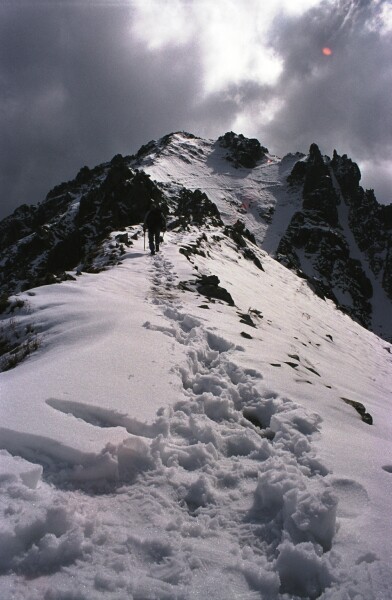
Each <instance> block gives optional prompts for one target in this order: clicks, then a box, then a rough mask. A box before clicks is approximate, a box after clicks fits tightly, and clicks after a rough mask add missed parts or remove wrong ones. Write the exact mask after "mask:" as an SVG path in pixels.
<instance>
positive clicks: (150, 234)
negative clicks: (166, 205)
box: [148, 229, 155, 254]
mask: <svg viewBox="0 0 392 600" xmlns="http://www.w3.org/2000/svg"><path fill="white" fill-rule="evenodd" d="M148 245H149V247H150V250H151V254H155V244H154V230H153V229H149V230H148Z"/></svg>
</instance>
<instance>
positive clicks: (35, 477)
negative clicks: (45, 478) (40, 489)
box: [0, 450, 42, 490]
mask: <svg viewBox="0 0 392 600" xmlns="http://www.w3.org/2000/svg"><path fill="white" fill-rule="evenodd" d="M41 476H42V467H41V465H34V464H33V463H30V462H28V461H27V460H24V458H21V457H20V456H12V455H11V454H9V452H7V451H6V450H0V485H1V484H2V483H3V482H4V481H7V482H11V481H21V482H22V483H23V484H24V485H25V486H27V487H28V488H30V489H32V490H34V489H35V488H36V487H37V485H38V482H39V481H40V480H41Z"/></svg>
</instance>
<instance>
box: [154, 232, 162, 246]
mask: <svg viewBox="0 0 392 600" xmlns="http://www.w3.org/2000/svg"><path fill="white" fill-rule="evenodd" d="M160 238H161V232H160V230H159V229H157V230H156V232H155V249H156V251H157V252H158V251H159V241H160Z"/></svg>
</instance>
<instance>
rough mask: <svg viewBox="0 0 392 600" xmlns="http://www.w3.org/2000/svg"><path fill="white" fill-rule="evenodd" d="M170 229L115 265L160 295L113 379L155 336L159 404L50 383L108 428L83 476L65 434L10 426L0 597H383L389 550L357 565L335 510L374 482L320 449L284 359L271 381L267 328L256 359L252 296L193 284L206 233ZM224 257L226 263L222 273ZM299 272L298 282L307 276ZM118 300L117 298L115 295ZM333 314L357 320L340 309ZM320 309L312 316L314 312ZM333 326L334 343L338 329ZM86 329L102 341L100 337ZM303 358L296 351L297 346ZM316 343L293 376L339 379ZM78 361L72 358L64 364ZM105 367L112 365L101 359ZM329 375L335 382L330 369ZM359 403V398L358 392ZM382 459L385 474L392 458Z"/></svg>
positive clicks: (59, 409) (72, 410)
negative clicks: (235, 302)
mask: <svg viewBox="0 0 392 600" xmlns="http://www.w3.org/2000/svg"><path fill="white" fill-rule="evenodd" d="M172 242H173V245H172V246H164V248H163V253H160V254H158V255H157V256H155V257H148V256H142V257H141V256H138V255H137V253H136V252H131V251H130V252H129V255H128V256H126V257H125V260H124V265H123V266H120V267H118V268H117V269H116V270H114V272H113V273H114V275H113V278H112V280H111V285H114V284H115V282H114V277H115V276H116V275H115V274H116V273H117V276H118V277H119V278H120V279H119V281H120V282H121V285H120V287H121V289H123V291H124V292H125V293H126V294H132V295H133V297H135V296H136V297H138V296H140V298H139V300H142V302H143V303H147V304H144V308H143V311H142V312H141V313H140V315H139V316H141V315H142V314H145V315H148V319H147V320H144V319H143V321H140V329H139V331H134V332H133V334H134V337H133V338H128V342H127V337H126V336H125V335H124V336H122V337H120V342H121V343H120V347H119V348H118V352H119V354H125V355H128V359H127V360H126V359H123V358H122V356H118V361H119V362H118V364H117V371H116V374H115V377H114V378H113V379H112V385H113V387H114V389H113V392H114V393H118V391H119V390H120V391H123V389H122V388H116V385H117V382H116V380H117V379H118V378H120V377H121V375H122V373H121V369H120V366H121V365H122V364H123V360H124V365H125V363H127V366H126V368H127V372H128V373H129V370H130V364H129V361H130V358H132V360H133V362H134V367H136V366H140V364H138V363H137V356H136V354H137V352H142V354H143V361H144V362H145V365H144V378H145V383H146V390H147V395H146V396H145V397H144V402H145V403H146V404H147V403H150V404H152V405H153V406H155V405H158V406H161V408H160V409H159V410H158V413H157V415H156V417H155V418H151V417H150V418H146V420H145V421H144V420H143V413H142V414H135V412H138V411H142V410H143V409H142V407H141V403H140V402H139V403H138V404H137V405H136V406H135V405H133V411H134V412H133V413H132V414H126V413H125V412H120V411H116V410H115V409H114V408H113V407H112V406H111V403H112V402H111V400H110V397H108V396H106V401H107V406H106V408H105V407H104V406H103V400H102V398H101V399H100V396H99V387H98V386H97V387H96V388H95V390H94V389H93V390H92V391H91V393H90V394H87V395H85V396H84V397H83V398H82V397H81V398H80V400H72V401H68V402H67V401H65V400H64V399H60V398H54V397H52V398H51V399H50V398H47V399H46V402H45V406H46V407H48V410H49V409H52V410H53V411H54V414H56V415H58V418H60V419H62V420H61V423H62V424H63V426H64V427H68V428H71V427H72V423H74V426H75V427H77V428H79V427H80V428H84V429H80V431H82V430H83V431H85V432H86V435H87V432H89V435H90V436H91V437H90V439H92V440H98V439H100V436H103V437H102V438H101V440H102V441H104V440H109V441H108V442H107V443H106V442H105V443H106V446H105V448H104V449H103V450H104V452H103V453H102V455H99V453H98V451H97V461H96V466H95V468H94V467H93V466H91V465H89V463H86V465H84V469H82V470H81V471H80V477H79V478H78V477H75V474H77V473H78V472H79V471H78V469H77V468H76V464H75V467H74V468H73V469H72V468H70V466H69V464H68V465H67V464H62V463H61V462H60V460H59V457H58V456H56V452H57V451H58V448H57V446H53V447H52V446H51V445H50V443H49V441H48V439H49V437H50V432H48V439H47V440H42V439H41V440H40V441H39V440H38V441H37V440H36V444H37V445H36V446H35V447H36V449H37V452H36V454H35V458H36V461H34V453H32V451H31V448H30V449H28V445H29V442H30V440H28V439H27V437H26V436H25V434H23V432H21V433H20V438H19V441H16V442H14V444H11V443H10V442H9V439H10V438H9V437H7V436H6V435H4V434H3V438H2V439H3V442H4V444H5V447H6V451H3V454H2V455H1V458H2V460H3V464H5V463H6V462H7V461H13V464H12V467H9V470H8V477H3V479H2V488H3V489H2V491H3V495H2V496H1V502H2V506H1V507H2V513H3V515H4V516H6V521H5V522H4V524H3V525H2V529H1V532H0V565H1V569H2V577H1V582H0V591H1V594H0V595H1V597H2V598H4V600H11V599H12V600H26V599H29V600H42V598H43V599H44V600H96V599H100V598H105V599H109V598H110V599H112V598H113V599H115V600H120V599H121V600H132V599H135V600H136V599H137V600H147V599H151V600H152V599H159V600H164V599H167V600H169V599H170V600H172V599H173V600H174V599H176V600H180V599H184V600H188V599H189V600H192V599H196V598H197V599H203V600H204V599H205V598H207V597H209V598H212V599H217V600H223V599H225V600H230V599H233V600H234V599H235V598H236V599H237V598H241V599H244V600H256V599H260V598H262V599H265V600H273V599H279V600H283V599H284V600H289V599H293V598H312V599H313V598H318V597H320V598H322V599H324V600H332V599H333V600H346V599H354V598H356V599H359V598H362V599H363V600H364V599H365V598H366V600H369V599H373V598H374V599H376V598H377V600H378V598H383V597H384V598H388V597H389V596H388V593H389V592H388V588H387V586H386V584H385V581H386V578H385V576H384V574H383V569H384V567H383V566H382V563H380V566H377V565H378V557H377V556H376V555H375V554H374V552H371V551H370V550H367V549H366V548H360V549H359V552H358V554H357V557H356V561H355V562H354V563H353V564H350V565H349V566H350V568H349V569H348V568H347V561H345V560H344V557H342V555H341V554H340V553H339V550H336V549H335V537H336V529H337V521H336V515H337V514H338V515H340V517H341V518H342V519H346V520H347V519H348V520H355V519H356V518H358V517H359V516H360V515H361V514H363V513H364V512H366V509H367V508H366V507H367V505H368V502H369V496H368V491H367V490H366V489H365V488H364V487H363V486H362V485H361V484H360V483H359V482H357V481H355V480H353V479H350V478H337V477H335V478H334V477H332V476H331V473H330V470H329V469H328V468H327V467H326V465H325V464H324V463H323V461H322V460H321V459H320V456H319V454H318V453H317V452H316V451H315V450H314V446H315V441H316V440H318V439H319V437H320V432H321V431H322V428H323V423H322V419H321V417H320V416H319V414H318V413H317V411H310V410H308V409H305V408H304V407H303V406H302V405H301V404H299V403H298V401H294V400H293V399H292V398H291V397H290V395H289V394H284V393H282V391H281V389H282V387H284V385H285V383H284V377H283V383H282V384H280V385H275V386H274V385H271V382H273V381H274V379H272V378H271V375H270V374H271V372H274V369H275V371H276V368H277V367H276V364H275V362H274V359H275V357H274V355H273V353H278V351H279V344H278V343H277V344H276V345H275V346H273V345H272V343H270V349H269V351H270V355H271V358H270V364H269V365H266V364H265V362H263V361H262V360H260V361H259V363H260V365H259V366H258V367H257V366H255V364H254V363H255V359H254V355H252V356H250V355H249V351H248V350H247V344H251V343H252V340H251V339H249V338H243V337H241V336H240V335H238V334H236V333H235V327H234V325H233V323H237V324H238V308H241V309H242V310H244V309H245V308H247V307H244V306H241V307H238V306H235V307H228V306H226V305H224V304H222V303H221V302H208V300H206V299H205V298H203V297H198V296H197V294H195V293H193V292H190V291H184V290H183V288H182V287H181V286H179V285H178V284H179V283H180V280H182V279H183V278H186V279H188V280H189V279H190V278H191V277H194V271H192V269H191V267H190V266H189V265H188V264H187V261H186V260H185V258H182V259H181V260H179V255H178V247H180V246H181V244H190V243H195V238H194V237H193V238H192V235H190V234H187V235H185V234H184V236H177V237H175V236H173V238H172ZM225 252H226V254H227V256H229V257H230V256H231V254H230V253H231V252H232V249H231V248H228V249H226V250H225V249H223V250H222V251H221V254H222V261H223V260H224V258H225ZM139 259H140V260H139ZM141 260H143V263H141ZM135 261H139V263H138V264H139V267H135V264H136V263H135ZM211 264H214V263H211ZM271 264H272V263H271ZM216 266H217V265H216ZM217 267H218V266H217ZM246 268H247V265H246ZM277 268H278V267H277ZM138 269H139V271H138ZM279 269H280V272H281V273H282V274H283V273H284V270H283V268H282V267H279ZM240 271H241V270H240ZM240 271H235V268H234V265H233V264H232V265H231V267H230V270H229V271H227V276H230V275H231V276H232V277H233V278H235V277H236V276H237V277H238V276H239V273H240ZM241 272H242V271H241ZM137 273H139V274H141V275H142V276H143V279H142V280H141V281H142V282H143V283H141V281H139V279H138V277H137ZM224 275H225V272H224V270H223V269H222V271H221V272H220V276H221V277H222V278H224ZM287 277H288V279H287V281H286V285H289V284H290V281H294V276H293V275H292V274H288V275H287ZM125 278H126V281H127V282H128V283H126V281H125ZM95 281H96V285H97V288H98V289H101V291H102V288H103V287H104V285H106V283H107V282H108V279H107V274H105V276H104V277H102V276H100V275H98V276H96V279H95ZM100 281H101V282H102V283H101V285H100V284H99V282H100ZM104 282H106V283H104ZM69 285H78V284H77V283H75V284H69ZM117 285H118V282H117ZM264 285H266V282H264ZM282 285H284V283H283V284H282ZM135 286H136V289H133V288H135ZM58 287H59V288H60V289H61V287H62V286H58ZM51 289H53V290H54V289H56V288H55V286H52V288H51ZM282 289H283V288H282ZM90 292H91V293H92V290H91V289H90ZM117 293H118V290H117ZM249 293H250V292H249V290H248V294H249ZM290 293H291V289H290ZM255 298H256V296H254V297H252V302H253V301H255ZM313 301H314V302H315V303H316V305H317V306H318V307H321V306H322V303H321V301H320V300H319V299H314V300H313V299H311V300H310V301H309V302H310V303H309V306H311V303H312V302H313ZM112 302H113V304H112V306H111V308H112V310H113V309H114V307H115V306H116V307H117V304H116V302H117V301H116V300H115V298H114V296H113V298H112ZM129 302H130V301H129V299H128V303H127V309H128V310H129V309H130V308H131V309H132V308H134V307H135V306H136V301H135V300H132V302H131V305H130V304H129ZM304 302H305V300H304ZM293 306H294V305H293ZM289 308H290V310H294V308H293V307H291V306H290V307H289ZM279 310H280V312H281V307H280V309H279ZM308 310H310V308H308ZM117 311H118V312H117ZM278 312H279V311H278ZM115 313H116V318H117V319H118V323H117V324H116V318H114V317H113V321H112V323H111V326H112V327H113V329H114V331H115V335H116V336H119V328H120V325H121V326H124V324H123V321H122V316H121V319H120V309H119V307H117V308H116V311H115ZM128 318H130V315H129V317H128ZM132 318H133V319H134V318H135V315H134V314H133V313H132ZM338 319H342V320H341V323H343V322H344V317H343V316H341V317H340V316H339V317H338ZM266 321H267V319H266ZM124 322H125V321H124ZM135 322H136V321H133V325H134V326H135ZM321 322H322V321H321V320H320V324H321ZM222 323H225V326H224V327H223V326H222ZM281 326H282V323H278V322H274V321H273V320H270V322H269V323H268V321H267V325H266V329H265V330H264V332H263V336H265V337H267V336H268V331H267V328H269V330H273V329H275V331H276V332H277V334H278V331H279V330H281V329H282V327H281ZM317 326H318V327H320V331H321V325H317ZM241 327H242V328H243V329H247V327H246V326H244V325H242V326H241ZM312 327H314V328H315V329H316V328H317V327H316V325H315V324H314V323H313V324H312ZM248 329H249V330H251V328H248ZM228 331H230V332H231V333H230V334H229V333H227V332H228ZM252 331H253V329H252ZM257 331H258V330H257ZM126 333H127V335H129V332H126ZM102 335H103V333H102ZM105 335H107V332H106V333H105ZM317 335H318V336H319V335H320V334H319V331H317ZM333 335H335V336H336V333H335V331H333ZM366 335H368V334H367V333H366ZM149 336H151V338H150V341H149V342H148V338H149ZM314 336H315V339H316V334H315V333H314ZM331 337H332V336H331ZM116 339H117V340H118V339H119V338H118V337H117V338H116ZM271 339H272V338H271ZM317 339H321V338H320V337H317ZM141 340H143V343H144V344H145V343H147V351H146V348H145V347H144V348H142V347H140V348H138V347H137V346H138V343H139V342H140V341H141ZM324 340H325V344H327V343H329V341H328V340H329V338H328V340H326V338H325V337H324ZM254 341H255V342H256V341H257V340H256V338H255V340H254ZM292 341H294V339H293V340H292ZM106 343H107V341H106ZM113 343H114V342H113ZM154 344H155V345H156V344H158V345H159V347H158V349H157V348H156V347H154ZM298 344H300V342H298ZM90 346H91V352H94V349H95V348H96V347H98V346H99V345H98V343H97V340H95V341H94V344H91V342H90ZM110 348H112V347H111V346H110ZM326 348H327V349H328V346H327V345H326ZM290 350H291V351H293V350H292V348H286V352H287V351H290ZM305 350H306V348H305V349H304V351H305ZM160 351H161V352H164V353H166V354H168V353H169V354H170V357H169V360H168V356H162V357H161V361H159V352H160ZM149 353H150V359H151V364H150V363H149V361H148V355H149ZM313 354H314V356H317V354H315V353H314V351H313ZM100 355H101V349H100V347H99V352H98V356H100ZM80 356H81V354H80V353H78V357H79V360H80ZM247 357H248V358H247ZM67 358H68V357H67ZM107 358H108V359H109V358H110V357H109V356H107ZM112 358H113V357H112ZM170 358H171V359H172V360H170ZM291 360H292V361H294V360H296V361H297V362H300V357H299V356H297V358H296V359H294V358H292V359H291ZM303 361H304V364H305V365H307V373H308V381H305V379H304V377H303V376H301V375H300V373H299V375H298V376H297V383H296V384H295V385H297V386H303V385H307V386H308V387H310V388H314V389H317V390H321V385H323V387H324V389H326V385H324V383H323V382H322V383H320V384H319V385H320V387H319V388H316V387H315V386H316V384H318V380H319V379H320V378H321V375H324V373H323V372H322V369H321V368H320V366H317V368H319V370H320V371H321V375H320V374H319V373H314V371H315V368H314V366H315V365H313V366H310V363H309V362H305V359H303ZM158 362H161V364H165V365H166V364H168V362H169V363H170V364H171V367H170V373H165V374H164V373H163V372H162V370H160V369H159V364H157V363H158ZM244 363H248V366H244ZM114 364H115V362H114V361H112V365H114ZM312 364H313V363H312ZM321 366H322V365H321ZM102 368H104V366H103V362H102ZM111 368H113V366H112V367H111ZM124 368H125V367H124ZM287 368H288V371H289V372H290V371H291V370H292V369H293V367H292V366H290V365H289V366H287ZM311 369H313V371H312V370H311ZM136 370H137V369H136V368H134V369H133V371H136ZM67 372H68V371H67ZM72 373H74V364H72V365H71V368H70V371H69V372H68V374H69V375H72ZM157 374H158V376H159V377H161V378H162V380H161V381H159V380H158V379H156V377H157ZM267 374H268V376H267ZM78 375H80V376H82V374H81V372H80V373H78ZM96 376H97V377H98V379H99V373H98V372H97V373H96ZM15 377H17V370H15ZM63 377H64V374H63ZM128 377H129V376H128ZM149 377H150V378H151V380H150V381H148V379H149ZM312 377H313V379H314V381H315V383H314V384H313V382H312V380H311V378H312ZM10 378H12V374H11V375H10ZM163 378H165V380H163ZM327 383H328V386H329V387H332V385H333V381H332V379H331V380H328V382H327ZM147 384H148V385H147ZM330 384H332V385H330ZM91 385H92V382H91ZM132 389H133V390H134V391H136V392H138V393H141V390H142V385H141V384H140V383H138V382H135V387H134V388H131V390H132ZM301 389H302V388H301ZM94 391H95V393H96V398H95V400H94V393H93V392H94ZM104 391H105V393H106V394H107V389H106V388H105V390H104ZM327 392H328V390H327ZM315 393H316V392H313V394H315ZM165 394H168V395H170V397H165ZM297 397H298V393H297ZM113 401H114V403H115V402H116V398H115V396H114V395H113ZM341 405H342V407H343V408H342V410H343V409H344V410H346V408H344V407H345V405H344V403H341ZM130 406H132V405H131V404H130ZM130 410H132V409H131V408H130ZM149 410H150V414H151V409H149ZM64 413H65V414H64ZM347 414H350V416H351V413H349V407H347ZM359 422H360V421H359ZM92 432H96V433H92ZM56 435H58V436H59V435H60V434H59V433H58V434H57V433H56ZM110 440H111V441H110ZM22 442H23V443H22ZM91 443H92V442H91ZM94 443H96V442H94ZM39 444H41V453H40V452H39V451H38V448H39ZM75 445H76V441H75ZM86 445H87V446H88V440H87V442H86ZM60 446H61V444H60ZM93 446H94V444H93ZM97 447H98V446H97ZM7 450H8V451H9V452H7ZM62 452H63V453H66V455H67V460H68V462H69V461H70V460H71V455H70V452H69V451H67V450H64V446H62ZM79 452H80V457H81V458H83V453H82V450H79ZM9 453H11V455H14V458H13V457H12V456H11V455H10V454H9ZM75 453H76V452H75ZM76 454H77V453H76ZM18 455H19V456H20V457H21V458H18ZM77 456H79V455H78V454H77ZM24 459H28V461H29V462H26V460H24ZM40 459H43V460H41V462H42V465H43V467H44V471H43V481H42V482H41V483H39V479H40V475H41V471H42V467H41V465H40ZM74 460H76V458H75V457H74ZM0 462H1V461H0ZM34 463H35V464H34ZM388 464H389V463H388ZM15 465H18V469H19V470H18V469H17V468H16V466H15ZM4 468H5V469H6V468H7V467H6V466H5V467H4ZM75 468H76V471H75ZM83 473H84V475H83ZM380 474H381V469H380ZM380 476H381V475H380ZM383 476H386V477H389V473H388V472H387V470H384V471H383ZM37 484H38V485H37ZM338 499H339V501H340V502H339V504H338V502H337V501H338ZM354 527H355V526H354ZM344 531H346V529H344ZM345 535H347V533H346V534H345ZM348 537H350V536H348ZM351 542H353V540H351ZM349 543H350V540H349ZM343 549H345V548H344V546H343ZM378 575H379V580H380V581H379V582H377V585H376V583H375V580H376V578H377V576H378ZM380 582H381V583H380ZM381 594H384V595H381Z"/></svg>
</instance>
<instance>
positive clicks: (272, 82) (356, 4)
mask: <svg viewBox="0 0 392 600" xmlns="http://www.w3.org/2000/svg"><path fill="white" fill-rule="evenodd" d="M325 48H329V51H327V50H325ZM323 49H324V51H323ZM391 58H392V3H391V0H324V1H320V0H295V1H294V0H46V1H42V0H0V90H1V96H0V218H3V217H5V216H6V215H8V214H10V213H11V212H12V211H13V210H14V209H15V208H16V207H17V206H19V205H20V204H23V203H25V202H26V203H34V204H35V203H37V202H39V201H41V200H43V199H44V197H45V196H46V193H47V192H48V191H49V189H50V188H51V187H53V186H54V185H57V184H58V183H61V182H62V181H65V180H68V179H72V178H73V177H74V176H75V175H76V173H77V172H78V171H79V169H80V168H81V167H82V166H84V165H88V166H89V167H93V166H95V165H96V164H98V163H101V162H104V161H106V160H110V159H111V158H112V157H113V156H114V155H115V154H117V153H121V154H132V153H134V152H135V151H137V150H138V148H139V147H140V146H141V145H142V144H144V143H146V142H148V141H149V140H151V139H157V138H159V137H161V136H163V135H165V134H167V133H170V132H172V131H179V130H185V131H189V132H191V133H194V134H196V135H200V136H203V137H208V138H217V137H218V136H219V135H222V134H224V133H225V132H226V131H230V130H233V131H235V132H237V133H243V134H244V135H246V136H248V137H256V138H257V139H258V140H259V141H260V142H261V143H262V144H263V145H264V146H267V147H268V149H269V150H270V152H272V153H274V154H278V155H280V156H284V155H285V154H287V153H288V152H296V151H297V150H299V151H303V152H307V150H308V148H309V146H310V144H311V143H312V142H316V143H317V144H318V145H319V147H320V150H321V151H322V153H323V154H328V155H331V154H332V152H333V150H334V148H336V150H337V151H338V152H339V154H345V153H346V154H348V155H349V156H350V157H351V158H352V159H353V160H354V161H356V162H358V164H359V165H360V167H361V170H362V185H363V186H364V187H365V188H374V189H375V193H376V196H377V199H378V200H379V201H380V202H384V203H389V202H392V190H391V187H392V186H391V184H392V60H391Z"/></svg>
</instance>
